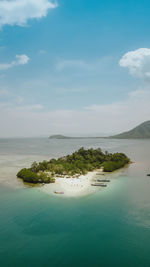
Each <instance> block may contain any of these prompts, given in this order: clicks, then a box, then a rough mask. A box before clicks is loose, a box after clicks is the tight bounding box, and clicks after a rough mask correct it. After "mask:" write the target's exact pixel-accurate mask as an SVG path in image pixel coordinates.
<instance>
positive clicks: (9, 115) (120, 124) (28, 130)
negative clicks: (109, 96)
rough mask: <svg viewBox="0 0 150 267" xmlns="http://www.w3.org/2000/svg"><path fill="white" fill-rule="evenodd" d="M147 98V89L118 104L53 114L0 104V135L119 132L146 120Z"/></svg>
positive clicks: (40, 108)
mask: <svg viewBox="0 0 150 267" xmlns="http://www.w3.org/2000/svg"><path fill="white" fill-rule="evenodd" d="M149 99H150V91H149V90H138V91H135V92H132V93H130V94H129V95H128V98H127V99H126V100H122V101H120V102H114V103H112V104H105V105H92V106H89V107H86V108H83V109H81V110H68V109H66V110H55V111H46V110H45V109H44V107H43V106H41V105H40V104H37V105H31V106H30V105H26V106H25V105H22V104H21V105H20V106H19V105H18V106H14V105H13V104H12V103H10V104H9V103H0V121H1V133H0V136H1V137H2V136H5V137H10V136H40V135H45V136H49V135H50V134H59V133H60V134H66V135H67V134H71V135H78V134H82V135H101V134H102V133H108V134H111V133H119V132H122V131H125V130H128V129H130V128H132V127H134V126H136V125H138V124H139V123H141V122H143V121H145V120H149V118H150V105H149Z"/></svg>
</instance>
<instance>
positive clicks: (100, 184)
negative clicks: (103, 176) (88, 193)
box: [91, 183, 107, 187]
mask: <svg viewBox="0 0 150 267" xmlns="http://www.w3.org/2000/svg"><path fill="white" fill-rule="evenodd" d="M91 186H101V187H106V186H107V184H103V183H94V184H91Z"/></svg>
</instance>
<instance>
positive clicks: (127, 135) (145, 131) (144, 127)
mask: <svg viewBox="0 0 150 267" xmlns="http://www.w3.org/2000/svg"><path fill="white" fill-rule="evenodd" d="M109 138H115V139H148V138H150V121H145V122H143V123H142V124H140V125H138V126H137V127H135V128H134V129H132V130H130V131H128V132H123V133H120V134H117V135H114V136H110V137H109Z"/></svg>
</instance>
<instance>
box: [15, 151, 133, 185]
mask: <svg viewBox="0 0 150 267" xmlns="http://www.w3.org/2000/svg"><path fill="white" fill-rule="evenodd" d="M129 162H130V160H129V158H128V157H127V156H126V155H125V154H123V153H114V154H111V153H108V152H107V151H106V152H105V153H103V152H102V150H101V149H100V148H98V149H92V148H91V149H84V148H80V149H79V150H78V151H76V152H74V153H73V154H71V155H67V156H64V157H61V158H58V159H51V160H49V161H46V160H44V161H43V162H40V163H36V162H34V163H33V164H32V165H31V168H29V169H22V170H21V171H19V172H18V174H17V177H18V178H21V179H23V181H24V182H28V183H53V182H55V178H54V177H55V176H58V175H59V176H63V175H67V176H69V177H70V176H75V175H81V174H86V173H87V172H89V171H94V170H96V169H100V168H103V170H104V171H106V172H112V171H114V170H117V169H119V168H122V167H123V166H125V165H126V164H128V163H129Z"/></svg>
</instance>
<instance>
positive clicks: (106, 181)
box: [96, 179, 110, 183]
mask: <svg viewBox="0 0 150 267" xmlns="http://www.w3.org/2000/svg"><path fill="white" fill-rule="evenodd" d="M96 182H103V183H109V182H110V180H108V179H97V180H96Z"/></svg>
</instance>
